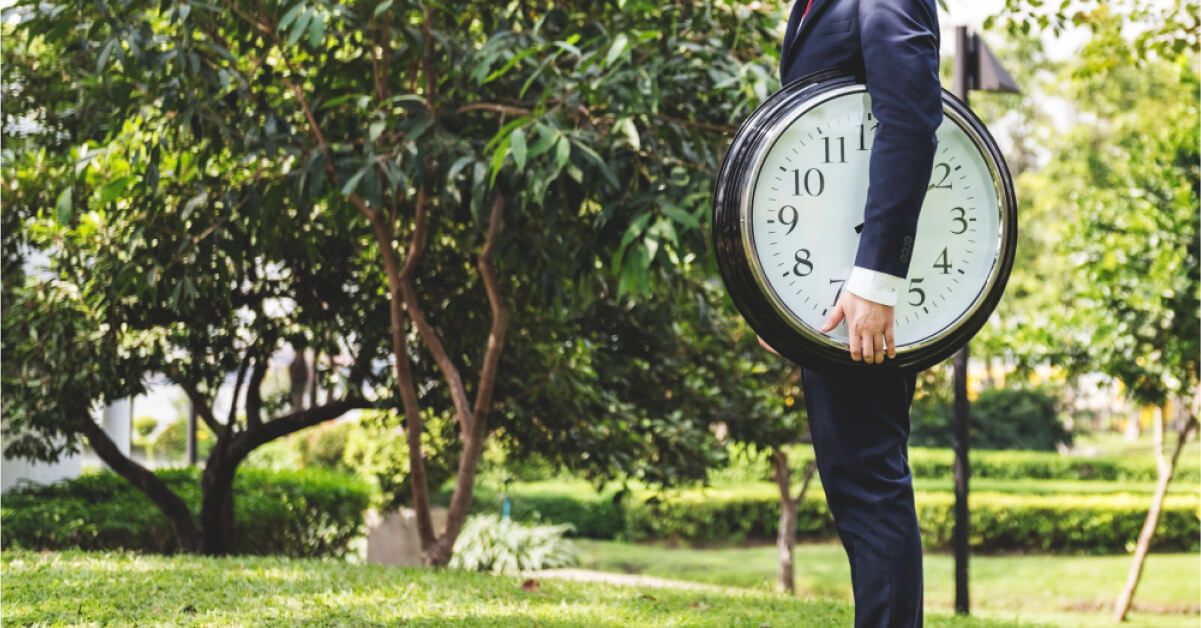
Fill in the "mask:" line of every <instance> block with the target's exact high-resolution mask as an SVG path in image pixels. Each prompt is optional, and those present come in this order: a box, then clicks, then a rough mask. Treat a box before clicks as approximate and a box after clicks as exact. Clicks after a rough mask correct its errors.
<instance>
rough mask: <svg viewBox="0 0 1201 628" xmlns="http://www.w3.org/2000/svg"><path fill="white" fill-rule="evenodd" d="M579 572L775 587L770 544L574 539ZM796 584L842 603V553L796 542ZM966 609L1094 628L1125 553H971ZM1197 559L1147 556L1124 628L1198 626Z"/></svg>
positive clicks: (936, 580)
mask: <svg viewBox="0 0 1201 628" xmlns="http://www.w3.org/2000/svg"><path fill="white" fill-rule="evenodd" d="M578 544H579V547H580V549H581V559H582V565H581V566H583V567H585V568H589V569H597V570H602V571H619V572H626V573H643V574H647V575H652V576H658V577H664V578H677V579H681V580H696V581H699V582H707V583H712V584H723V585H730V586H738V587H748V588H752V589H758V590H768V589H770V588H771V587H772V586H773V585H774V583H775V569H776V563H775V560H776V557H775V550H774V548H773V547H768V546H759V547H735V548H717V549H690V548H668V547H663V546H657V545H641V544H629V543H617V542H610V541H579V542H578ZM795 564H796V581H797V587H798V592H799V594H800V596H801V597H804V598H808V599H814V598H816V599H829V600H839V601H849V600H850V599H851V591H850V568H849V567H848V565H847V560H846V556H845V554H844V553H843V550H842V546H840V545H837V544H820V545H800V546H798V547H797V555H796V561H795ZM923 566H924V570H925V586H926V593H925V595H926V605H927V606H926V607H927V609H928V610H930V611H943V612H945V611H947V610H949V609H950V608H951V607H952V604H953V600H954V571H953V562H952V559H951V556H949V555H947V554H927V555H926V558H925V562H924V565H923ZM970 566H971V578H972V580H971V585H972V607H973V610H974V611H976V612H979V613H981V614H983V615H985V616H990V617H997V618H1018V619H1021V620H1026V621H1037V622H1048V623H1053V624H1056V625H1069V626H1093V625H1098V624H1103V623H1106V622H1107V621H1108V614H1107V613H1108V609H1109V608H1110V605H1111V604H1112V602H1113V598H1114V597H1116V595H1117V593H1118V591H1119V590H1120V589H1121V586H1122V583H1123V582H1124V581H1125V578H1126V570H1127V569H1128V568H1129V566H1130V559H1129V558H1128V557H1126V556H1037V555H1035V556H973V557H972V560H971V563H970ZM1199 589H1201V561H1199V557H1198V556H1196V555H1193V554H1152V555H1151V557H1150V559H1149V560H1148V562H1147V568H1146V570H1145V571H1144V573H1143V581H1142V584H1141V585H1140V586H1139V593H1138V595H1137V597H1136V598H1135V602H1136V608H1142V609H1146V610H1149V611H1150V610H1153V611H1157V612H1154V613H1150V612H1138V613H1134V614H1133V617H1132V618H1133V620H1134V622H1133V625H1144V626H1157V627H1159V626H1165V627H1166V626H1193V627H1195V626H1197V625H1198V622H1199V620H1198V617H1199V615H1198V613H1201V609H1199V608H1198V605H1199V600H1198V590H1199Z"/></svg>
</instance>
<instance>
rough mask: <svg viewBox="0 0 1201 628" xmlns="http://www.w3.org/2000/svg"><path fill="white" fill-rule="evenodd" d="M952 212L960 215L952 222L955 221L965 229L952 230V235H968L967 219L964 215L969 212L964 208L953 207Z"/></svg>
mask: <svg viewBox="0 0 1201 628" xmlns="http://www.w3.org/2000/svg"><path fill="white" fill-rule="evenodd" d="M951 211H952V212H958V213H959V215H958V216H956V217H954V218H952V220H954V221H955V222H957V223H959V224H960V225H962V227H963V228H962V229H960V230H959V231H955V230H954V229H952V230H951V233H952V234H954V235H959V234H961V233H966V232H967V218H965V217H964V215H965V214H967V210H965V209H964V208H962V207H952V208H951Z"/></svg>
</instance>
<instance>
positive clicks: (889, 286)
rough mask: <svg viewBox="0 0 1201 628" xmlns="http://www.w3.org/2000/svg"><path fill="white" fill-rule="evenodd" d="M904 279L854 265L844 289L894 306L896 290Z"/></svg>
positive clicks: (870, 299) (869, 299)
mask: <svg viewBox="0 0 1201 628" xmlns="http://www.w3.org/2000/svg"><path fill="white" fill-rule="evenodd" d="M904 281H905V278H904V277H898V276H896V275H890V274H888V273H882V272H880V271H878V270H871V269H870V268H862V267H860V266H855V267H854V268H852V269H851V276H850V277H848V278H847V284H846V286H845V288H844V289H845V290H850V291H851V292H852V293H853V294H855V295H856V296H858V297H861V298H864V299H867V300H868V301H874V302H876V303H879V304H881V305H888V306H892V307H895V306H896V304H897V290H899V289H900V287H901V284H902V283H904Z"/></svg>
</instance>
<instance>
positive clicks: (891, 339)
mask: <svg viewBox="0 0 1201 628" xmlns="http://www.w3.org/2000/svg"><path fill="white" fill-rule="evenodd" d="M884 338H885V340H886V341H887V342H888V358H889V359H892V358H895V357H897V343H896V340H895V336H894V334H893V329H892V326H891V325H889V326H888V329H887V330H885V331H884Z"/></svg>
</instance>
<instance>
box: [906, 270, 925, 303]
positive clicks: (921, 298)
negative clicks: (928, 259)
mask: <svg viewBox="0 0 1201 628" xmlns="http://www.w3.org/2000/svg"><path fill="white" fill-rule="evenodd" d="M921 282H922V278H921V277H914V278H913V279H910V280H909V294H910V295H916V296H917V302H916V303H914V302H913V301H910V302H909V305H912V306H914V307H921V306H922V304H924V303H925V302H926V291H925V290H922V289H921V288H919V287H917V286H915V285H913V284H917V283H921Z"/></svg>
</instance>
